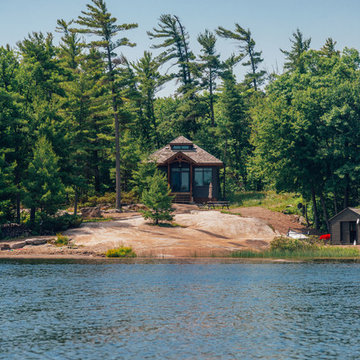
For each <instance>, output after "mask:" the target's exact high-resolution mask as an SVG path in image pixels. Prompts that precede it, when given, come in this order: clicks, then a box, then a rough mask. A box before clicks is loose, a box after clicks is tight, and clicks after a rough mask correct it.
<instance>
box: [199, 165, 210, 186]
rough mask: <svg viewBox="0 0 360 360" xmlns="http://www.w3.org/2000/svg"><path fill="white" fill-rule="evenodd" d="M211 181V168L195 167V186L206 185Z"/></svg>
mask: <svg viewBox="0 0 360 360" xmlns="http://www.w3.org/2000/svg"><path fill="white" fill-rule="evenodd" d="M211 181H212V168H206V167H203V168H195V186H207V185H209V184H210V183H211Z"/></svg>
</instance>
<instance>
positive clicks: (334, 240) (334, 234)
mask: <svg viewBox="0 0 360 360" xmlns="http://www.w3.org/2000/svg"><path fill="white" fill-rule="evenodd" d="M359 218H360V215H359V214H356V213H354V212H353V211H351V210H350V209H345V210H344V211H343V212H342V213H340V214H338V215H337V216H336V217H335V218H333V219H332V220H331V221H330V229H331V244H334V245H336V244H341V222H349V221H356V220H357V219H359ZM344 235H345V237H346V239H348V238H349V227H348V226H344ZM358 241H359V228H358ZM348 243H349V242H348Z"/></svg>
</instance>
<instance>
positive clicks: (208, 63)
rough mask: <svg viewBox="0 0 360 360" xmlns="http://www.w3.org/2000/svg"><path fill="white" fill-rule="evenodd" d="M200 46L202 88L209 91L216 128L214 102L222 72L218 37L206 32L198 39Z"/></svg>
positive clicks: (212, 116)
mask: <svg viewBox="0 0 360 360" xmlns="http://www.w3.org/2000/svg"><path fill="white" fill-rule="evenodd" d="M197 40H198V42H199V44H200V45H201V46H202V48H201V52H202V54H201V55H200V61H201V63H200V72H201V74H202V84H201V85H202V87H203V88H206V89H208V91H209V108H210V118H211V126H215V115H214V102H215V95H214V90H215V89H216V79H217V78H218V76H219V74H220V71H221V62H220V55H219V54H217V53H216V49H215V45H216V37H215V35H214V34H213V33H211V32H210V31H208V30H205V32H204V33H203V34H200V35H199V36H198V38H197Z"/></svg>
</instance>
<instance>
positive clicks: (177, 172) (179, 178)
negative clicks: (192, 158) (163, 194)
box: [170, 163, 190, 192]
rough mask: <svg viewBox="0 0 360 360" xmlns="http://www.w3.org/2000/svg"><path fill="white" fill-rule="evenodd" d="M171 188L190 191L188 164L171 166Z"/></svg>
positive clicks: (177, 190) (178, 190)
mask: <svg viewBox="0 0 360 360" xmlns="http://www.w3.org/2000/svg"><path fill="white" fill-rule="evenodd" d="M170 183H171V190H172V191H173V192H189V191H190V167H189V164H186V163H180V164H176V165H175V164H174V165H172V167H171V180H170Z"/></svg>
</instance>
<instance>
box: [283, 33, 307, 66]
mask: <svg viewBox="0 0 360 360" xmlns="http://www.w3.org/2000/svg"><path fill="white" fill-rule="evenodd" d="M290 42H291V44H292V45H291V50H282V49H280V51H281V52H282V53H283V54H284V55H285V58H286V61H285V65H284V68H285V69H286V70H289V71H295V70H298V71H299V72H300V73H303V72H304V70H305V68H304V58H303V54H304V53H305V52H306V51H308V50H309V48H310V43H311V38H309V39H304V35H303V33H302V32H301V31H300V30H299V29H296V32H294V33H293V38H292V39H290Z"/></svg>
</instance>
